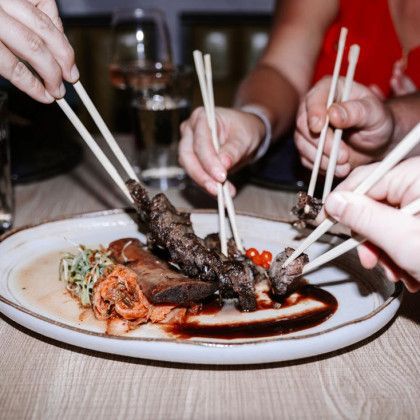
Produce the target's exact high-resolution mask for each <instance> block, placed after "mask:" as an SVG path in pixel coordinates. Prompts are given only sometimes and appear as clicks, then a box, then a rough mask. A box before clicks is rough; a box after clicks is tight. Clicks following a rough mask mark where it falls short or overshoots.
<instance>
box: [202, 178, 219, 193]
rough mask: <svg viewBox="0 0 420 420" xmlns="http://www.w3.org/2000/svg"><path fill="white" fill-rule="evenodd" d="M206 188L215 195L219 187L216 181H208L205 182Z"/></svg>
mask: <svg viewBox="0 0 420 420" xmlns="http://www.w3.org/2000/svg"><path fill="white" fill-rule="evenodd" d="M204 188H205V189H206V190H207V191H208V192H209V193H210V194H213V195H217V187H216V184H215V183H214V182H212V181H207V182H206V183H205V184H204Z"/></svg>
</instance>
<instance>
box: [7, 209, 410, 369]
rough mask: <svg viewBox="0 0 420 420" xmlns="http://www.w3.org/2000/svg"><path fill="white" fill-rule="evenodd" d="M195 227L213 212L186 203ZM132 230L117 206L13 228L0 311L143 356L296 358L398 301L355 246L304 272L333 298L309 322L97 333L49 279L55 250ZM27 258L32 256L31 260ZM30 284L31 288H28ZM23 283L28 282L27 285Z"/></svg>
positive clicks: (272, 237)
mask: <svg viewBox="0 0 420 420" xmlns="http://www.w3.org/2000/svg"><path fill="white" fill-rule="evenodd" d="M192 221H193V224H194V229H195V231H196V233H197V234H198V235H200V236H204V235H206V234H208V233H211V232H214V230H215V226H217V215H216V214H215V213H212V212H197V213H193V215H192ZM238 227H239V231H240V233H241V236H242V237H243V240H244V244H245V246H246V247H250V246H254V247H256V248H257V249H260V250H261V249H268V250H270V251H272V252H273V253H277V252H279V251H280V250H282V249H283V248H284V247H285V246H296V244H297V242H298V238H297V233H296V231H295V230H294V229H293V228H292V227H291V226H290V225H289V224H287V223H283V222H280V221H274V220H267V219H263V218H260V217H256V216H250V215H239V216H238ZM128 236H131V237H133V236H136V237H139V238H140V239H144V236H143V235H142V234H141V233H140V232H139V231H138V229H137V225H136V223H135V222H134V221H133V219H132V217H131V216H130V214H128V213H125V212H124V211H121V210H113V211H108V212H100V213H90V214H85V215H81V216H75V217H72V218H68V219H62V220H58V221H53V222H48V223H44V224H41V225H38V226H34V227H29V228H26V229H23V230H19V231H15V232H12V233H10V234H9V235H7V237H6V238H5V239H4V240H3V241H2V242H1V243H0V311H1V312H3V313H4V314H5V315H6V316H8V317H9V318H11V319H13V320H14V321H16V322H17V323H19V324H21V325H23V326H24V327H27V328H29V329H31V330H33V331H36V332H38V333H40V334H43V335H45V336H48V337H51V338H53V339H56V340H59V341H63V342H65V343H69V344H73V345H75V346H79V347H84V348H87V349H92V350H97V351H101V352H107V353H114V354H120V355H125V356H132V357H139V358H145V359H154V360H163V361H172V362H185V363H205V364H253V363H267V362H276V361H284V360H292V359H299V358H304V357H310V356H315V355H317V354H322V353H327V352H330V351H333V350H337V349H340V348H342V347H346V346H348V345H350V344H353V343H355V342H358V341H360V340H363V339H365V338H366V337H369V336H370V335H372V334H374V333H375V332H376V331H378V330H379V329H381V328H382V327H383V326H384V325H386V324H387V323H388V322H389V321H390V320H391V319H392V318H393V316H394V315H395V313H396V311H397V310H398V308H399V306H400V303H401V293H402V292H401V291H402V288H401V287H400V286H398V287H395V285H394V284H393V283H390V282H389V281H387V279H386V277H385V274H384V273H383V271H382V270H380V269H375V270H371V271H365V270H363V269H362V268H361V267H360V265H359V263H358V261H357V258H356V257H355V255H354V254H351V253H350V254H348V255H346V256H345V258H342V259H341V260H339V261H336V262H335V263H334V264H333V265H330V266H328V267H324V268H322V269H320V270H318V271H316V272H315V273H312V274H310V275H309V276H307V279H308V280H309V282H310V283H312V284H316V285H320V286H322V288H323V289H325V290H327V291H329V292H330V293H332V294H333V295H334V296H335V298H336V299H337V301H338V309H337V311H336V312H335V314H334V315H333V316H332V317H331V318H329V319H328V320H327V321H325V322H324V323H322V324H320V325H317V326H315V327H312V328H309V329H306V330H302V331H297V332H293V333H290V334H285V335H279V336H275V337H267V338H252V339H249V338H247V339H235V340H224V339H210V338H191V339H176V338H174V337H173V336H168V335H166V333H165V332H163V331H162V330H161V329H160V328H159V327H157V326H154V325H145V326H142V327H140V328H139V329H137V330H134V331H132V332H130V333H129V334H128V335H126V336H122V337H116V336H107V335H105V334H104V324H103V323H102V322H99V321H96V320H94V319H93V318H92V316H91V315H90V314H89V313H86V314H85V315H86V316H85V317H84V318H83V320H80V317H79V315H80V310H79V308H78V306H77V304H76V303H75V302H74V301H73V300H72V299H70V298H69V297H68V296H67V295H66V294H64V292H63V291H64V285H63V284H62V283H60V282H59V281H58V259H59V255H60V252H62V251H67V250H72V249H74V245H72V244H85V245H88V246H98V245H99V244H103V245H107V244H108V243H109V242H111V241H112V240H115V239H118V238H122V237H128ZM325 238H326V239H325V242H322V243H321V242H319V243H316V244H314V245H313V246H312V247H311V248H310V252H309V256H310V258H314V257H316V256H317V255H319V254H320V253H322V252H324V251H325V250H326V249H328V248H329V247H330V246H331V245H332V244H333V243H334V244H336V243H337V242H339V239H338V238H337V237H334V236H329V235H326V236H325ZM34 261H37V265H36V269H34V265H33V263H34ZM34 284H36V286H37V287H36V291H37V293H34V292H33V290H34V287H33V286H34ZM31 286H32V290H31Z"/></svg>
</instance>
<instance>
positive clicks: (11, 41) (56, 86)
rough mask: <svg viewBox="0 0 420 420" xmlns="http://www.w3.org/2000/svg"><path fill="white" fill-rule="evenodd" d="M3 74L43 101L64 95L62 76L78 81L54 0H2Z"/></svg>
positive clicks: (0, 63) (0, 52)
mask: <svg viewBox="0 0 420 420" xmlns="http://www.w3.org/2000/svg"><path fill="white" fill-rule="evenodd" d="M30 68H32V69H33V70H35V72H36V73H37V75H35V74H33V72H32V71H31V70H30ZM0 75H1V76H3V77H5V78H6V79H8V80H9V81H10V82H11V83H13V84H14V85H15V86H16V87H17V88H19V89H20V90H22V91H24V92H26V93H27V94H28V95H29V96H31V97H32V98H34V99H36V100H38V101H40V102H43V103H51V102H53V101H54V98H61V97H63V96H64V94H65V88H64V84H63V79H65V80H67V81H68V82H71V83H74V82H76V81H77V80H78V78H79V72H78V69H77V67H76V65H75V61H74V51H73V48H72V47H71V46H70V44H69V42H68V40H67V38H66V36H65V35H64V32H63V25H62V23H61V20H60V17H59V15H58V9H57V6H56V4H55V2H54V0H0ZM38 76H39V77H38ZM40 79H41V80H40Z"/></svg>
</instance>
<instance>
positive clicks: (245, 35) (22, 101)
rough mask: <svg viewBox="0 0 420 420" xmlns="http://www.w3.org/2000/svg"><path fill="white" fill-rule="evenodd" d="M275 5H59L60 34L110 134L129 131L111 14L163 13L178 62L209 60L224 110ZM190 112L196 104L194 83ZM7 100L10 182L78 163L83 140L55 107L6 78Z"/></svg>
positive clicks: (228, 1)
mask: <svg viewBox="0 0 420 420" xmlns="http://www.w3.org/2000/svg"><path fill="white" fill-rule="evenodd" d="M274 3H275V1H274V0H259V1H255V0H251V1H248V0H166V1H165V0H153V1H148V0H144V1H131V0H126V1H124V0H120V1H110V0H101V1H97V0H72V1H68V0H59V1H58V5H59V8H60V12H61V15H62V18H63V22H64V26H65V31H66V34H67V36H68V38H69V39H70V42H71V44H72V45H73V47H74V49H75V52H76V58H77V65H78V67H79V70H80V73H81V81H82V83H83V84H84V86H85V88H86V90H87V91H88V93H89V95H90V96H91V98H92V100H93V101H94V103H95V104H96V105H97V107H98V110H99V112H100V113H101V115H102V116H103V118H104V119H105V121H106V122H107V124H108V125H109V126H110V128H111V130H112V131H113V132H117V133H130V132H132V130H133V129H132V122H131V118H130V110H129V106H130V105H129V104H130V99H129V95H130V93H129V92H128V91H127V90H121V89H116V88H115V87H113V86H112V84H111V80H110V76H109V64H110V59H111V48H112V46H111V44H112V42H111V41H112V30H111V21H112V14H113V12H114V11H115V10H116V9H121V8H127V9H133V8H136V7H139V8H158V9H161V10H162V11H164V13H165V15H166V20H167V24H168V28H169V34H170V40H171V44H172V52H173V60H174V62H175V64H177V65H180V64H186V65H192V51H193V50H194V49H196V48H197V49H200V50H202V51H203V52H208V53H210V54H211V56H212V63H213V77H214V90H215V101H216V104H217V105H219V106H229V105H231V103H232V100H233V96H234V92H235V90H236V88H237V86H238V83H239V81H240V80H241V79H242V78H243V76H244V75H245V74H246V73H247V72H248V71H249V70H250V69H251V68H252V67H253V66H254V64H255V62H256V60H257V59H258V57H259V56H260V54H261V52H262V51H263V49H264V47H265V45H266V42H267V38H268V32H269V29H270V21H271V14H272V10H273V9H274ZM193 86H194V88H193V95H192V104H191V105H192V109H194V108H195V107H196V106H198V105H201V97H200V92H199V87H198V83H196V82H195V78H194V83H193ZM0 89H1V90H6V91H7V93H8V96H9V115H10V130H11V139H12V141H11V147H12V153H11V154H12V168H13V169H12V171H13V179H14V181H15V182H30V181H33V180H37V179H42V178H44V177H48V176H51V175H54V174H56V173H59V172H62V171H65V170H67V169H70V168H71V167H73V166H74V165H76V164H77V163H78V162H79V161H80V160H81V158H82V156H81V155H82V153H81V147H80V141H79V139H78V138H77V134H76V132H75V131H74V130H73V128H72V127H70V126H69V124H68V122H67V121H66V119H65V117H64V115H63V114H62V113H61V111H60V110H59V109H58V107H57V106H55V105H54V104H53V105H49V106H45V105H40V104H38V103H36V102H35V101H32V100H31V99H30V98H28V97H26V95H23V94H21V93H19V92H18V91H17V90H16V89H15V88H13V87H12V86H10V84H8V83H7V82H5V81H2V82H1V83H0ZM66 99H67V100H68V101H69V102H70V103H71V105H72V106H73V107H74V108H75V109H76V112H77V113H78V115H79V116H80V118H81V119H82V121H83V122H84V123H85V124H86V126H87V127H88V129H89V130H90V131H91V132H96V131H97V129H96V126H95V125H94V124H93V123H92V121H91V120H90V118H88V115H87V112H86V110H85V109H84V107H81V106H80V105H79V103H78V100H77V98H76V97H75V96H74V95H73V93H72V89H68V93H67V95H66Z"/></svg>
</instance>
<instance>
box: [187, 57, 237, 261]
mask: <svg viewBox="0 0 420 420" xmlns="http://www.w3.org/2000/svg"><path fill="white" fill-rule="evenodd" d="M193 56H194V63H195V68H196V71H197V76H198V81H199V84H200V89H201V95H202V98H203V104H204V109H205V112H206V117H207V122H208V125H209V128H210V132H211V138H212V143H213V147H214V149H215V150H216V152H219V150H220V142H219V139H218V135H217V122H216V113H215V106H214V94H213V81H212V71H211V61H210V56H209V55H208V54H206V56H205V57H204V60H205V63H204V62H203V55H202V53H201V52H200V51H194V53H193ZM217 204H218V211H219V236H220V243H221V249H222V253H223V254H224V255H227V238H226V228H225V204H226V209H227V212H228V216H229V221H230V225H231V228H232V234H233V238H234V240H235V243H236V246H237V248H238V249H239V250H240V251H241V252H244V247H243V245H242V241H241V239H240V236H239V232H238V228H237V225H236V214H235V208H234V205H233V200H232V197H231V195H230V192H229V187H228V184H227V183H226V182H225V183H223V184H221V183H217Z"/></svg>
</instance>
